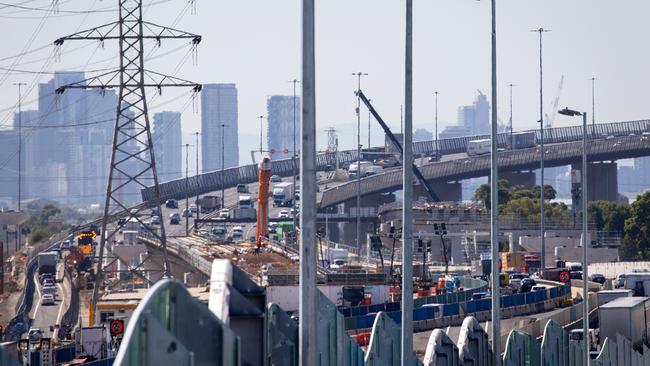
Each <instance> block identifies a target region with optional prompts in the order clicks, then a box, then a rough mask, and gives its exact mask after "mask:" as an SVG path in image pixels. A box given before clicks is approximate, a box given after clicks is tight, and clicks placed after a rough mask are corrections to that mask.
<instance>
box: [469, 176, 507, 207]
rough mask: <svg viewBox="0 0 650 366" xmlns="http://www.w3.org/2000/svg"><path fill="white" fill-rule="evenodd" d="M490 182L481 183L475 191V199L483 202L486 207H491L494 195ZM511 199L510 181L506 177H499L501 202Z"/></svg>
mask: <svg viewBox="0 0 650 366" xmlns="http://www.w3.org/2000/svg"><path fill="white" fill-rule="evenodd" d="M490 187H491V185H490V184H481V185H480V186H479V187H478V188H477V189H476V191H475V192H474V200H475V201H479V202H482V203H483V204H484V205H485V207H487V208H488V209H489V208H490V205H491V201H490V197H491V196H492V191H491V188H490ZM509 200H510V183H508V181H507V180H505V179H499V204H502V203H505V202H508V201H509Z"/></svg>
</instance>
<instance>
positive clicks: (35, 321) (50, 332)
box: [30, 272, 71, 338]
mask: <svg viewBox="0 0 650 366" xmlns="http://www.w3.org/2000/svg"><path fill="white" fill-rule="evenodd" d="M34 281H35V283H36V291H34V295H33V296H34V302H33V304H34V305H33V306H32V312H31V314H30V318H31V319H32V325H31V328H38V329H40V330H41V331H42V332H43V337H44V338H54V337H55V336H56V335H57V333H58V332H57V329H55V325H57V324H59V325H60V324H61V318H62V317H63V314H64V313H65V312H66V310H67V309H68V307H69V306H70V290H71V284H70V283H69V281H68V279H67V277H64V278H63V281H62V282H55V283H54V284H55V287H56V289H57V293H56V296H55V303H54V305H44V304H42V296H43V290H42V285H41V283H40V281H39V278H38V272H37V273H35V274H34Z"/></svg>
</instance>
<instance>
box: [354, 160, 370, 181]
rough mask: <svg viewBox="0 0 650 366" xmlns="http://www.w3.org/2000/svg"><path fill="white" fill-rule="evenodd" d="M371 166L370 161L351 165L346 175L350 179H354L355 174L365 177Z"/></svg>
mask: <svg viewBox="0 0 650 366" xmlns="http://www.w3.org/2000/svg"><path fill="white" fill-rule="evenodd" d="M359 165H360V166H361V169H359ZM372 166H373V163H372V162H371V161H362V162H360V164H357V163H352V164H350V168H349V169H348V174H349V176H350V178H351V179H356V178H357V173H359V174H361V177H365V176H366V175H368V170H369V169H371V167H372Z"/></svg>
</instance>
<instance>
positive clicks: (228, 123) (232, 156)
mask: <svg viewBox="0 0 650 366" xmlns="http://www.w3.org/2000/svg"><path fill="white" fill-rule="evenodd" d="M237 119H238V116H237V87H236V86H235V84H204V85H203V89H202V90H201V147H202V149H201V156H202V162H203V166H202V168H203V169H202V170H203V171H213V170H219V169H221V159H222V156H221V151H222V150H221V149H222V146H221V141H222V136H221V130H222V127H221V125H222V124H224V125H225V128H224V136H223V141H224V145H225V146H224V147H223V149H224V155H225V156H224V157H223V163H224V166H225V167H226V168H230V167H235V166H238V165H239V138H238V123H237Z"/></svg>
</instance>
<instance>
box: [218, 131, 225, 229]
mask: <svg viewBox="0 0 650 366" xmlns="http://www.w3.org/2000/svg"><path fill="white" fill-rule="evenodd" d="M225 133H226V125H225V124H224V123H222V124H221V174H219V177H220V178H221V182H220V183H221V209H224V208H226V201H225V199H226V182H224V181H223V171H224V169H225V168H226V163H225V161H226V160H225V159H226V148H225V147H226V144H225V141H226V140H225V139H224V134H225ZM223 231H224V238H225V237H226V221H225V220H224V222H223Z"/></svg>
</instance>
